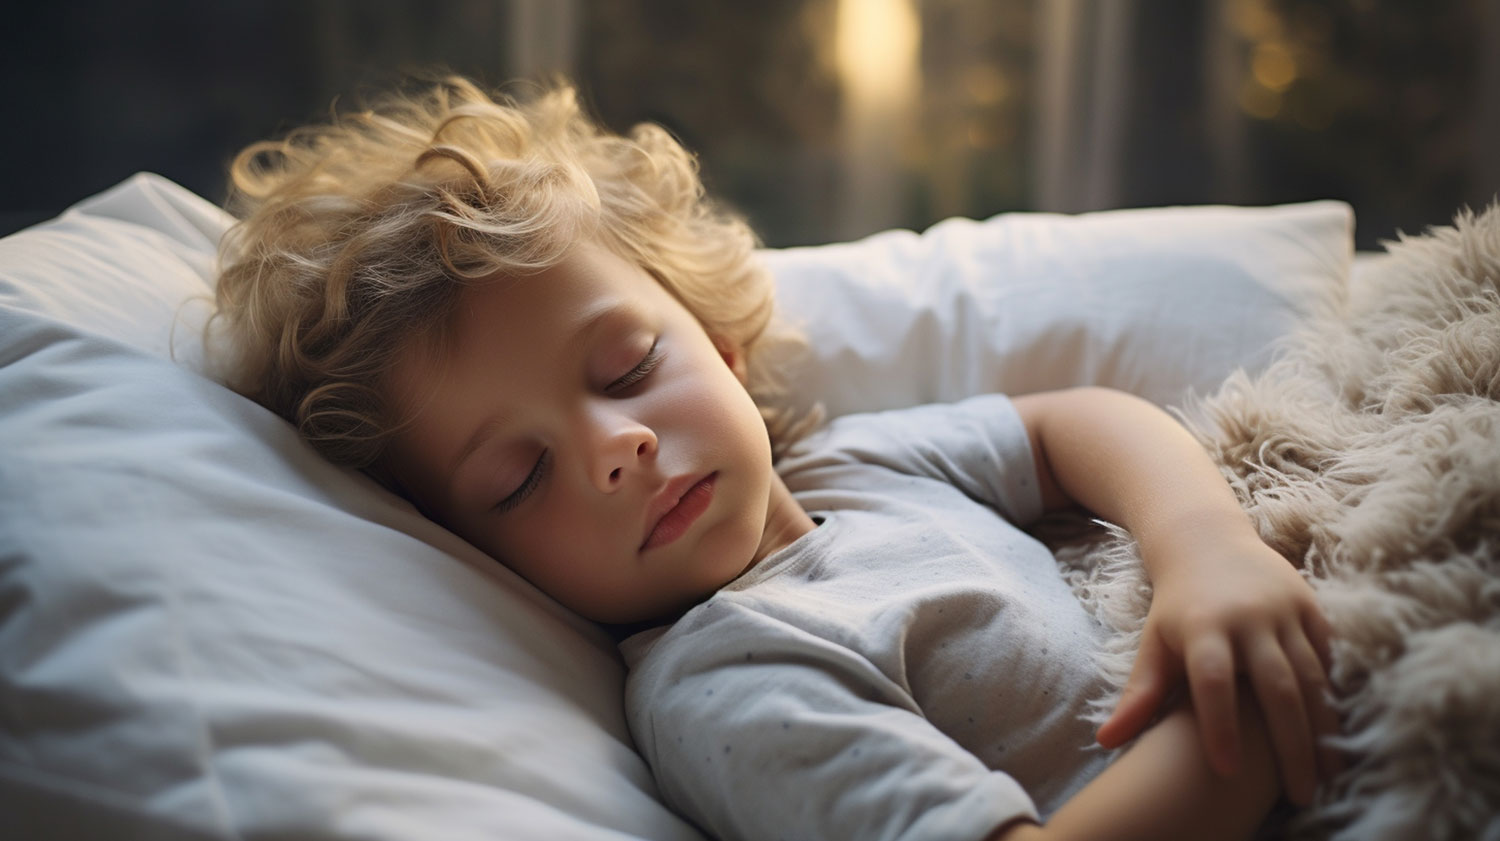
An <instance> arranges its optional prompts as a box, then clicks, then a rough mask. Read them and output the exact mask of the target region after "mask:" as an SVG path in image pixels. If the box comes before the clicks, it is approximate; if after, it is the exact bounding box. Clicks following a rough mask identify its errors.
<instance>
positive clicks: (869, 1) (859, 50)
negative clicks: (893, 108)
mask: <svg viewBox="0 0 1500 841" xmlns="http://www.w3.org/2000/svg"><path fill="white" fill-rule="evenodd" d="M920 34H921V26H920V24H919V23H918V22H917V13H916V10H914V9H913V8H912V4H911V0H839V5H838V27H837V35H836V36H835V37H836V42H835V47H834V48H835V50H837V55H838V66H839V72H840V74H841V75H842V76H843V80H844V85H845V87H846V90H847V91H848V93H849V95H850V97H851V98H853V99H855V100H863V101H865V102H885V101H890V102H896V103H899V102H902V101H904V100H906V99H908V98H910V97H911V96H912V95H913V94H914V93H915V90H916V87H917V73H918V68H917V48H918V43H919V40H920Z"/></svg>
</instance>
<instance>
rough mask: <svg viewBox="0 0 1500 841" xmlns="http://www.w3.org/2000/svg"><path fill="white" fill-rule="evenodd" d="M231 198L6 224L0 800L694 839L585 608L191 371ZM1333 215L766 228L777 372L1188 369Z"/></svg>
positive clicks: (1250, 344)
mask: <svg viewBox="0 0 1500 841" xmlns="http://www.w3.org/2000/svg"><path fill="white" fill-rule="evenodd" d="M1199 217H1201V218H1199ZM228 222H229V219H228V218H227V217H226V216H225V215H224V214H222V213H221V212H220V211H218V210H217V209H216V208H214V207H213V206H212V205H210V204H209V203H207V202H205V201H203V200H202V199H200V198H198V197H196V196H193V195H192V194H191V193H188V192H187V191H185V190H182V189H181V188H180V187H177V186H176V185H173V184H171V183H170V182H167V181H165V180H164V179H161V178H159V177H156V176H150V175H140V176H136V177H134V178H132V179H130V180H128V181H127V182H125V183H123V184H121V185H119V186H117V187H116V188H113V189H112V190H110V191H107V192H106V193H104V194H102V195H100V196H98V197H95V198H93V199H90V200H88V201H86V202H84V203H82V204H80V205H79V206H78V207H76V208H74V209H72V210H70V211H68V212H67V213H65V214H63V216H62V217H60V218H59V219H57V220H53V221H51V222H48V223H44V224H42V225H40V226H37V227H35V228H32V229H28V230H26V231H23V232H21V233H18V234H16V235H14V236H12V237H9V238H6V239H4V240H0V605H3V606H4V607H3V610H0V698H3V699H4V703H3V704H0V814H3V815H6V816H7V817H6V821H7V825H8V826H9V827H16V826H20V827H21V828H22V829H23V830H24V832H23V836H25V837H46V838H57V839H70V838H79V839H82V838H100V837H133V836H140V837H152V838H175V837H182V838H189V837H192V838H199V837H202V838H253V837H262V836H271V835H274V836H277V837H297V838H304V839H319V838H330V839H332V838H361V839H394V838H410V837H433V838H445V839H448V838H453V839H464V838H476V839H477V838H485V839H493V838H538V839H543V838H545V839H562V838H579V839H605V838H619V837H622V836H624V837H631V836H636V837H642V838H664V839H672V838H680V839H691V838H696V837H698V836H697V833H696V832H695V831H694V830H693V829H692V828H691V827H689V826H687V825H686V824H684V823H683V822H681V821H680V820H678V819H677V818H675V817H674V816H673V815H671V814H670V813H669V812H668V811H667V810H666V809H665V808H664V807H662V806H661V805H660V804H659V803H658V802H657V801H656V800H655V799H654V792H655V787H654V784H653V783H652V781H651V779H650V776H649V773H648V771H647V769H646V767H645V765H644V763H643V762H642V761H641V760H640V758H639V757H638V756H637V755H636V754H635V753H634V751H633V750H631V747H630V742H629V737H628V734H627V733H626V730H625V727H624V724H623V719H622V716H621V712H620V688H621V687H620V684H621V677H622V675H621V667H620V665H619V661H618V659H617V657H616V655H615V653H614V651H613V650H612V646H611V645H610V643H609V641H608V639H607V638H606V637H605V636H604V635H603V634H601V633H600V632H598V630H597V629H595V628H593V627H592V626H590V625H588V624H587V623H584V622H582V621H581V620H578V619H577V618H576V617H573V616H572V615H571V614H568V613H567V612H566V611H563V610H561V609H560V608H558V607H557V606H556V605H555V604H554V603H552V602H551V601H550V600H548V599H546V598H545V597H543V596H541V595H539V594H537V593H536V592H535V591H534V590H532V589H531V588H530V587H529V586H528V585H526V584H525V583H524V582H522V581H520V580H519V579H518V578H517V577H515V576H513V575H511V574H510V573H509V572H507V571H506V570H504V569H502V568H500V567H499V566H498V565H496V564H494V563H493V562H491V561H490V560H488V559H487V558H485V557H483V556H482V555H481V554H480V553H478V552H477V551H476V550H474V549H472V548H471V547H469V546H468V545H466V544H464V543H463V542H462V541H460V540H458V539H457V538H455V537H454V536H452V535H450V534H448V533H447V532H445V531H443V530H442V529H439V528H437V527H436V526H434V525H433V524H431V523H429V522H427V521H426V520H424V519H422V518H421V517H420V516H418V515H417V514H416V513H415V512H414V511H413V509H412V508H411V507H410V506H409V505H407V504H405V503H404V502H402V501H401V500H399V499H397V498H396V497H394V496H392V495H390V494H388V493H386V492H385V491H384V490H382V489H381V488H379V487H378V486H377V485H375V484H374V483H372V482H370V481H368V480H366V479H365V478H364V477H362V476H360V475H358V474H355V473H352V472H349V471H345V470H340V469H337V468H334V467H332V466H330V465H328V464H326V463H324V462H323V461H322V460H321V459H320V458H318V457H317V455H316V454H315V453H313V451H312V450H311V449H309V448H308V447H306V446H305V445H303V444H302V443H301V442H300V441H298V440H297V438H296V436H295V435H294V433H293V432H292V430H291V429H290V427H289V426H287V425H286V424H285V423H283V422H282V421H280V420H279V419H277V418H275V417H273V416H272V415H270V414H269V413H267V412H265V411H264V410H262V409H260V408H259V407H257V406H255V405H253V404H252V403H250V402H248V401H246V400H244V399H242V398H240V397H238V396H236V395H234V394H232V393H230V392H229V391H227V390H225V389H224V388H222V387H221V386H219V385H216V384H214V383H213V382H211V381H209V380H208V379H205V378H204V377H202V376H200V375H199V374H198V373H195V371H196V370H201V369H200V368H199V367H198V366H199V363H200V358H201V345H200V344H199V341H198V335H197V328H198V325H199V324H201V316H202V314H203V313H204V312H206V310H203V309H195V308H194V306H192V305H190V306H188V307H187V308H185V309H184V308H183V307H182V306H181V305H182V302H183V301H184V300H186V299H189V298H194V297H201V296H207V295H209V294H210V289H211V282H212V278H213V253H212V252H213V247H214V243H215V241H216V240H217V238H218V236H219V235H220V234H221V232H222V230H223V229H224V227H225V226H226V225H227V224H228ZM1148 222H1149V223H1150V224H1146V223H1148ZM1348 247H1349V244H1348V210H1347V208H1344V207H1343V206H1342V205H1335V204H1328V203H1324V204H1316V205H1309V206H1305V207H1302V208H1283V209H1266V210H1230V209H1191V208H1183V209H1174V210H1166V211H1129V212H1122V213H1120V214H1118V215H1115V214H1101V215H1098V216H1093V217H1077V218H1070V217H1049V216H1023V215H1011V216H1007V217H999V218H997V219H995V220H991V221H989V222H984V223H975V222H959V221H951V222H947V223H944V224H943V225H940V226H938V227H937V228H934V229H933V230H932V231H929V232H928V233H927V234H924V235H922V236H917V235H915V234H911V233H907V232H895V233H889V234H884V235H881V236H877V237H874V238H871V239H868V240H865V241H863V242H860V243H855V244H851V245H837V246H827V247H822V248H812V249H793V250H788V251H783V252H768V253H767V254H766V258H767V259H768V260H769V261H770V263H771V265H772V267H773V269H774V270H775V271H776V272H777V274H778V280H779V282H780V284H781V287H782V293H783V296H784V300H785V301H786V307H787V309H788V311H789V312H793V313H795V314H797V315H798V316H799V317H801V318H803V319H805V320H806V323H807V325H808V328H809V333H810V337H811V339H812V342H813V346H814V348H813V349H814V361H815V364H814V366H813V367H812V369H811V370H810V371H808V372H807V373H806V374H805V379H804V380H803V384H804V385H807V386H810V387H813V388H815V389H818V391H817V392H816V393H815V396H817V397H821V398H822V399H824V400H825V401H826V402H827V403H828V404H829V405H830V406H831V407H832V408H834V409H835V410H836V411H849V410H853V409H858V408H876V407H881V406H890V405H896V404H899V403H903V402H913V401H916V400H923V399H928V398H946V397H957V396H962V395H961V393H967V392H968V390H979V389H982V388H992V387H999V388H1008V389H1010V390H1012V391H1024V390H1031V389H1032V388H1048V387H1053V386H1061V385H1066V384H1069V383H1070V382H1073V381H1078V382H1106V383H1110V384H1115V385H1122V386H1125V387H1131V386H1133V385H1134V386H1140V387H1143V388H1147V390H1148V391H1150V392H1151V395H1152V396H1153V397H1155V398H1156V399H1162V398H1163V396H1164V395H1168V394H1172V393H1178V392H1180V390H1181V389H1182V388H1184V387H1186V386H1189V385H1193V386H1200V387H1204V386H1209V385H1212V378H1214V377H1217V376H1219V375H1220V373H1221V372H1223V371H1224V370H1226V366H1230V365H1232V364H1234V363H1236V362H1242V361H1254V360H1258V359H1259V358H1260V357H1261V355H1262V354H1263V353H1264V348H1265V345H1266V343H1267V341H1269V340H1270V339H1271V338H1274V336H1275V335H1279V334H1280V333H1282V332H1285V331H1286V330H1287V329H1289V328H1290V326H1291V322H1292V321H1294V320H1295V319H1296V318H1297V317H1299V315H1300V314H1301V313H1303V312H1305V311H1306V310H1307V309H1309V308H1311V307H1312V306H1313V305H1314V304H1315V303H1316V302H1317V301H1319V300H1321V298H1320V295H1323V294H1325V293H1331V292H1334V291H1336V290H1338V289H1339V288H1340V285H1341V282H1342V280H1343V276H1344V274H1345V273H1346V271H1347V256H1346V255H1347V251H1348ZM1075 258H1076V259H1075ZM1153 283H1160V284H1165V286H1166V289H1167V290H1168V294H1155V295H1154V296H1153V293H1152V291H1151V289H1150V288H1149V287H1151V286H1152V285H1153ZM1188 293H1192V294H1194V295H1196V296H1197V298H1196V300H1197V303H1196V304H1184V303H1183V296H1184V295H1187V294H1188ZM1216 301H1219V302H1221V303H1220V304H1219V305H1213V304H1215V302H1216ZM1148 302H1154V303H1151V304H1150V305H1148ZM1247 302H1248V303H1247ZM1027 307H1030V308H1029V309H1027ZM1185 307H1186V308H1188V309H1186V310H1185V309H1184V308H1185ZM1235 307H1238V308H1239V309H1237V310H1236V309H1234V308H1235ZM1079 312H1082V315H1078V313H1079ZM1203 317H1211V320H1210V321H1208V322H1199V321H1197V320H1196V319H1199V318H1203ZM174 320H175V321H177V324H176V327H175V330H174ZM1096 327H1098V328H1100V329H1105V330H1109V331H1113V332H1107V333H1103V334H1100V336H1102V338H1101V337H1096V336H1094V335H1093V334H1092V332H1090V331H1092V330H1094V329H1095V328H1096ZM1200 334H1206V336H1205V335H1200ZM1184 342H1185V343H1187V344H1182V343H1184ZM171 349H175V357H176V358H177V359H178V360H179V362H181V363H184V364H173V363H172V362H170V361H168V360H167V359H166V358H165V357H167V356H169V355H172V354H171V353H169V351H170V350H171ZM1114 353H1119V354H1124V358H1121V359H1112V358H1110V357H1109V356H1107V354H1114ZM1001 354H1013V355H1014V356H1015V358H1002V357H1001V356H1000V355H1001ZM1206 356H1212V364H1210V365H1203V364H1201V363H1203V361H1204V358H1205V357H1206ZM1062 362H1065V363H1066V364H1060V363H1062ZM1070 377H1076V378H1077V379H1076V380H1070V379H1069V378H1070Z"/></svg>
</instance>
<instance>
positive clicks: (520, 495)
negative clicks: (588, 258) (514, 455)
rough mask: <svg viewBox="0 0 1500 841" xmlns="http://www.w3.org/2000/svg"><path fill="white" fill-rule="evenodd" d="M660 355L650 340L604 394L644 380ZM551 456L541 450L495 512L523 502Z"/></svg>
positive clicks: (539, 480)
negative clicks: (639, 357)
mask: <svg viewBox="0 0 1500 841" xmlns="http://www.w3.org/2000/svg"><path fill="white" fill-rule="evenodd" d="M661 357H662V353H661V349H660V341H659V340H658V341H655V342H652V343H651V349H650V350H648V351H646V356H645V358H643V359H642V360H641V361H640V362H639V363H638V364H637V365H636V366H635V367H634V368H631V369H630V370H629V371H628V372H626V373H625V376H623V377H620V378H619V379H617V380H615V381H614V382H612V383H610V384H609V385H607V386H605V387H604V392H605V393H606V394H614V393H616V392H620V391H624V390H625V389H627V388H630V387H631V386H633V385H635V384H636V383H638V382H640V381H641V380H644V379H645V378H646V377H647V375H649V374H650V373H651V372H652V371H653V370H655V369H656V366H657V365H659V364H661ZM551 457H552V451H551V450H543V451H542V455H541V456H540V457H539V458H538V459H537V460H536V465H535V466H534V467H532V468H531V473H529V474H528V475H527V476H526V479H525V481H523V482H521V486H520V487H519V488H516V489H515V490H514V491H512V492H511V494H510V495H509V496H507V497H506V498H505V499H502V500H500V502H499V503H498V504H496V505H495V511H496V513H499V514H504V513H505V512H507V511H509V510H511V509H512V508H515V507H516V506H517V505H520V504H521V503H523V502H525V501H526V498H527V497H529V496H531V493H532V491H535V490H536V488H537V485H540V484H541V483H542V479H543V477H544V476H545V475H546V472H547V466H548V465H549V464H550V462H551Z"/></svg>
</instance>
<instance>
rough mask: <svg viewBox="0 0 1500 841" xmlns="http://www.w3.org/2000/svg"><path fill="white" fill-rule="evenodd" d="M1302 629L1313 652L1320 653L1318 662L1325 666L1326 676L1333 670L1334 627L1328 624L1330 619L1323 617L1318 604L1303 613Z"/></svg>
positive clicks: (1312, 605)
mask: <svg viewBox="0 0 1500 841" xmlns="http://www.w3.org/2000/svg"><path fill="white" fill-rule="evenodd" d="M1302 628H1303V630H1304V631H1305V632H1306V634H1307V639H1308V641H1309V642H1311V643H1312V647H1313V650H1314V651H1316V652H1318V662H1320V663H1322V664H1323V672H1324V673H1325V674H1326V673H1327V672H1328V671H1329V670H1330V669H1332V668H1333V644H1332V640H1333V626H1332V625H1330V624H1329V623H1328V618H1327V617H1326V616H1324V615H1323V611H1322V610H1321V609H1319V607H1318V605H1317V603H1316V602H1314V603H1312V604H1311V605H1309V606H1308V608H1307V609H1306V610H1305V611H1304V612H1303V614H1302Z"/></svg>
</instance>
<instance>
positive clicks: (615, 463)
mask: <svg viewBox="0 0 1500 841" xmlns="http://www.w3.org/2000/svg"><path fill="white" fill-rule="evenodd" d="M600 433H601V434H600V439H599V446H598V448H597V450H596V452H597V454H598V455H597V457H596V459H595V464H594V466H593V469H592V473H593V478H594V484H595V485H597V486H598V488H599V490H601V491H605V492H606V493H608V492H611V491H614V490H615V489H616V488H618V487H620V485H621V484H622V483H623V482H624V481H625V478H626V477H627V476H629V475H630V473H631V472H632V471H634V470H636V469H638V468H639V467H640V466H641V465H642V464H644V463H646V462H647V461H649V460H650V459H651V458H652V457H654V456H655V455H656V443H657V442H656V433H655V432H653V431H652V430H651V428H650V427H648V426H646V425H644V424H642V423H639V422H637V421H635V420H632V419H628V418H620V417H615V418H613V419H611V422H610V423H608V424H607V425H606V426H605V427H604V428H603V429H601V430H600Z"/></svg>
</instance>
